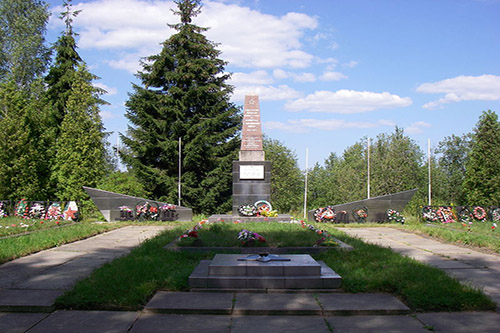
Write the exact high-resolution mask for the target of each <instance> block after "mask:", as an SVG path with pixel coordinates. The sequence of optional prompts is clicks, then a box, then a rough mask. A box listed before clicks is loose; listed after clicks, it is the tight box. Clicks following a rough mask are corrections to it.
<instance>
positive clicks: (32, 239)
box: [0, 222, 122, 264]
mask: <svg viewBox="0 0 500 333" xmlns="http://www.w3.org/2000/svg"><path fill="white" fill-rule="evenodd" d="M121 226H122V225H121V224H116V223H110V224H95V223H89V222H80V223H76V224H73V225H68V226H65V227H61V226H57V227H55V228H54V227H52V228H50V229H43V230H38V231H35V232H33V233H30V234H27V235H21V236H18V237H7V238H3V239H0V264H1V263H4V262H6V261H9V260H13V259H16V258H20V257H23V256H26V255H28V254H31V253H35V252H38V251H41V250H45V249H49V248H52V247H55V246H59V245H62V244H66V243H71V242H74V241H77V240H79V239H83V238H87V237H90V236H94V235H97V234H99V233H102V232H106V231H109V230H112V229H116V228H119V227H121Z"/></svg>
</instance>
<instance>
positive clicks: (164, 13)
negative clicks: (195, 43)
mask: <svg viewBox="0 0 500 333" xmlns="http://www.w3.org/2000/svg"><path fill="white" fill-rule="evenodd" d="M74 8H75V9H82V10H83V11H82V12H81V14H80V15H79V16H78V17H77V18H76V19H75V22H74V25H75V28H76V29H75V30H77V31H78V33H79V34H80V38H79V41H78V45H79V47H81V48H82V49H86V48H87V49H88V48H98V49H121V50H124V51H127V52H129V53H134V54H137V53H138V52H141V53H142V54H141V57H145V56H149V55H151V54H155V53H157V52H158V51H159V48H160V46H159V43H161V42H163V41H164V40H166V39H167V38H168V37H169V36H170V35H171V34H172V32H173V31H172V29H170V28H169V27H168V26H167V23H176V22H178V21H179V18H178V17H177V16H174V15H173V14H172V12H171V10H170V9H171V8H174V4H173V2H172V1H165V0H155V1H145V0H95V1H90V2H85V3H79V4H77V5H75V6H74ZM60 11H61V7H58V8H55V9H54V12H55V13H59V12H60ZM54 16H57V15H54ZM194 23H195V24H197V25H199V26H202V27H209V28H210V29H209V30H208V31H207V32H206V33H205V34H206V35H207V37H208V39H209V40H213V41H217V42H218V43H220V45H219V46H218V48H219V49H220V50H221V51H222V52H223V56H222V57H223V58H224V59H225V60H226V61H229V62H230V63H231V64H232V65H235V66H242V67H256V68H276V67H290V68H306V67H308V66H310V65H311V63H312V62H313V60H314V57H313V56H312V55H311V54H309V53H308V52H306V51H304V50H302V43H301V39H302V38H303V37H304V34H305V32H306V31H308V30H314V29H316V28H317V26H318V22H317V19H316V18H315V17H311V16H309V15H306V14H302V13H293V12H289V13H287V14H286V15H284V16H281V17H278V16H273V15H268V14H263V13H261V12H259V11H256V10H252V9H250V8H248V7H243V6H238V5H235V4H227V3H223V2H216V1H209V0H207V1H204V2H203V9H202V12H201V14H200V15H199V16H198V17H196V18H194ZM124 58H125V59H124ZM124 58H123V57H121V58H120V59H115V60H112V62H111V63H110V64H112V65H113V66H114V67H115V68H122V69H127V70H129V71H130V70H131V68H133V67H136V65H135V64H136V61H132V60H130V57H127V56H125V57H124Z"/></svg>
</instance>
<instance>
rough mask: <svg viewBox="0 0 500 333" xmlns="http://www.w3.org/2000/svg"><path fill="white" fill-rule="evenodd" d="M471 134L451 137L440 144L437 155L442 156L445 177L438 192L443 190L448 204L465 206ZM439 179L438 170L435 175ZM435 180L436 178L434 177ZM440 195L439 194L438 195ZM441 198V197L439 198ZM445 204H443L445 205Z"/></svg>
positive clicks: (440, 161) (440, 158)
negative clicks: (465, 181) (464, 186)
mask: <svg viewBox="0 0 500 333" xmlns="http://www.w3.org/2000/svg"><path fill="white" fill-rule="evenodd" d="M470 140H471V138H470V134H465V135H463V136H461V137H460V136H456V135H451V136H449V137H446V138H444V140H443V141H441V142H439V145H438V148H437V149H436V153H438V154H440V157H439V160H438V163H439V169H441V172H443V174H444V176H445V177H442V178H441V181H440V183H439V187H438V188H436V187H435V188H436V189H437V190H441V191H442V192H444V193H442V196H443V197H444V198H443V199H445V200H446V202H447V203H448V204H451V203H453V204H454V205H465V204H466V197H465V192H464V190H463V186H462V184H463V182H464V179H465V172H466V169H465V166H466V164H467V159H468V157H469V152H470ZM436 173H437V176H438V177H439V171H438V170H436V172H435V173H433V175H436ZM433 178H436V177H435V176H433ZM436 194H437V195H439V193H436ZM438 197H439V196H438ZM446 202H444V203H443V204H445V203H446Z"/></svg>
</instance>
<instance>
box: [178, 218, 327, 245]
mask: <svg viewBox="0 0 500 333" xmlns="http://www.w3.org/2000/svg"><path fill="white" fill-rule="evenodd" d="M197 226H198V227H200V228H199V229H197V230H193V229H194V228H193V229H190V230H187V231H185V232H184V235H185V236H187V237H185V238H181V239H180V241H178V242H177V245H178V246H181V247H183V246H204V247H239V246H248V241H246V240H245V238H244V235H243V233H244V232H243V231H244V230H246V231H247V232H246V234H247V235H250V237H252V236H253V238H254V241H252V242H250V243H251V244H252V246H255V247H276V248H279V247H312V246H315V245H319V244H320V243H321V244H322V245H335V243H334V241H328V242H327V241H326V240H327V239H328V238H329V237H328V234H326V233H324V232H322V231H321V230H315V231H314V232H311V231H310V230H309V228H308V225H307V224H303V225H302V224H300V223H259V222H256V223H220V222H219V223H203V224H198V225H197ZM190 235H192V236H196V237H192V236H190ZM240 235H241V236H240ZM284 235H286V237H284ZM238 236H240V237H238Z"/></svg>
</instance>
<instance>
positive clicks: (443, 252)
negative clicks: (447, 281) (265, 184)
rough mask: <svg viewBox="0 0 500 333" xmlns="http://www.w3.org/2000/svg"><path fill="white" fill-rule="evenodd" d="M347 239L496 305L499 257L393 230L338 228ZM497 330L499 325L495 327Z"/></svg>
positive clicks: (499, 287) (499, 289)
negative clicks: (417, 265)
mask: <svg viewBox="0 0 500 333" xmlns="http://www.w3.org/2000/svg"><path fill="white" fill-rule="evenodd" d="M338 229H339V230H342V231H344V232H345V233H347V234H348V235H350V236H356V237H359V238H361V239H362V240H364V241H367V242H369V243H373V244H377V245H380V246H385V247H389V248H391V249H392V250H393V251H396V252H399V253H401V254H404V255H407V256H409V257H412V258H414V259H416V260H418V261H422V262H425V263H427V264H429V265H432V266H435V267H437V268H440V269H442V270H444V271H445V272H446V273H448V274H449V275H451V276H453V277H455V278H457V279H459V280H461V281H466V282H470V283H471V284H472V285H474V286H476V287H478V288H480V289H482V290H483V291H484V293H485V294H487V295H489V296H490V297H491V298H492V299H493V301H495V302H496V303H497V304H498V305H500V256H498V255H494V254H486V253H481V252H478V251H474V250H472V249H469V248H465V247H460V246H456V245H451V244H445V243H441V242H439V241H436V240H433V239H429V238H425V237H422V236H418V235H416V234H413V233H408V232H405V231H401V230H399V229H394V228H338ZM499 326H500V323H499Z"/></svg>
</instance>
